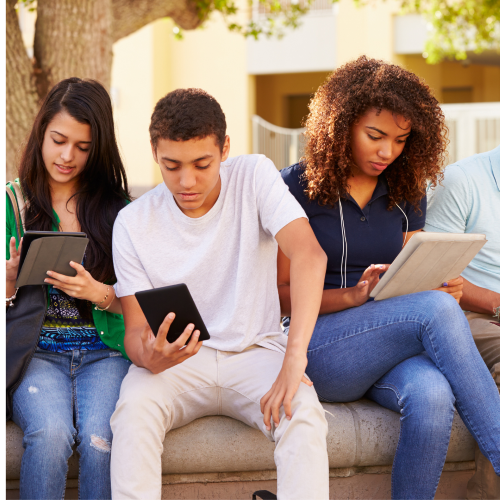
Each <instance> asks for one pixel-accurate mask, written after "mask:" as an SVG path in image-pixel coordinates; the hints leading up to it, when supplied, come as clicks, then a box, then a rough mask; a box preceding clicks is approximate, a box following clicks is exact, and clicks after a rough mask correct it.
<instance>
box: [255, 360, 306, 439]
mask: <svg viewBox="0 0 500 500" xmlns="http://www.w3.org/2000/svg"><path fill="white" fill-rule="evenodd" d="M306 366H307V355H306V354H305V353H304V355H296V354H291V355H285V359H284V360H283V366H282V367H281V370H280V372H279V374H278V377H277V378H276V381H275V382H274V384H273V386H272V387H271V389H270V390H269V391H268V392H267V393H266V394H265V395H264V396H263V397H262V399H261V400H260V411H261V412H262V413H263V414H264V425H265V426H266V429H267V430H268V431H269V430H271V418H272V419H273V422H274V424H275V425H276V426H278V424H279V423H280V416H279V415H280V408H281V405H283V409H284V410H285V415H286V418H287V419H288V420H290V419H291V418H292V399H293V397H294V396H295V393H296V392H297V390H298V388H299V385H300V383H301V382H304V383H305V384H307V385H308V386H312V385H313V383H312V382H311V381H310V380H309V379H308V378H307V377H305V375H304V373H305V371H306Z"/></svg>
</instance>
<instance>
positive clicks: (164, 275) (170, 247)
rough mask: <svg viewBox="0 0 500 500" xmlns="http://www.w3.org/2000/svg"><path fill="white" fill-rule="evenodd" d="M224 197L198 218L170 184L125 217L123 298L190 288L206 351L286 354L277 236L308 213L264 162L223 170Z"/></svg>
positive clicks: (116, 239)
mask: <svg viewBox="0 0 500 500" xmlns="http://www.w3.org/2000/svg"><path fill="white" fill-rule="evenodd" d="M220 177H221V192H220V195H219V198H218V199H217V201H216V203H215V205H214V206H213V207H212V208H211V209H210V211H209V212H207V213H206V214H205V215H203V216H202V217H199V218H195V219H193V218H191V217H188V216H187V215H185V214H184V213H183V212H182V211H181V210H180V209H179V207H178V206H177V204H176V202H175V200H174V197H173V196H172V194H171V193H170V191H169V190H168V189H167V187H166V186H165V184H160V185H159V186H157V187H156V188H155V189H153V190H151V191H150V192H148V193H147V194H145V195H143V196H141V197H140V198H139V199H138V200H137V201H134V202H133V203H131V204H130V205H128V206H127V207H125V208H124V209H123V210H121V211H120V213H119V214H118V217H117V219H116V221H115V225H114V229H113V261H114V266H115V272H116V276H117V279H118V282H117V285H116V294H117V295H118V297H124V296H127V295H133V294H134V293H135V292H137V291H140V290H148V289H151V288H159V287H162V286H167V285H174V284H178V283H186V285H187V286H188V288H189V291H190V292H191V295H192V296H193V299H194V301H195V303H196V305H197V307H198V310H199V311H200V314H201V317H202V318H203V321H204V322H205V325H206V327H207V329H208V332H209V333H210V337H211V338H210V340H208V341H205V342H204V345H206V346H208V347H212V348H214V349H220V350H223V351H232V352H241V351H242V350H244V349H246V348H247V347H248V346H251V345H255V344H259V345H263V346H266V347H269V348H273V346H274V348H278V349H281V350H282V349H283V347H284V346H286V339H287V337H286V336H285V335H284V334H283V333H282V330H281V327H280V305H279V299H278V288H277V276H276V273H277V271H276V259H277V248H278V245H277V243H276V240H275V239H274V236H275V235H276V233H278V231H280V229H282V228H283V227H285V226H286V225H287V224H289V223H290V222H292V221H293V220H295V219H298V218H301V217H304V218H306V215H305V212H304V210H303V209H302V207H301V206H300V205H299V203H298V202H297V201H296V200H295V198H294V196H293V195H292V194H291V193H290V192H289V190H288V187H287V186H286V184H285V183H284V182H283V180H282V179H281V176H280V174H279V172H278V170H277V169H276V167H275V166H274V164H273V163H272V161H271V160H269V159H268V158H266V157H265V156H263V155H244V156H237V157H235V158H230V159H228V160H227V161H226V162H224V163H222V164H221V168H220Z"/></svg>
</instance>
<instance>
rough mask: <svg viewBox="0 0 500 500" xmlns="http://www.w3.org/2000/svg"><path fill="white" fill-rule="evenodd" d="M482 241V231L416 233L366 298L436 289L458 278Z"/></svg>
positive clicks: (483, 238) (386, 297)
mask: <svg viewBox="0 0 500 500" xmlns="http://www.w3.org/2000/svg"><path fill="white" fill-rule="evenodd" d="M486 241H487V240H486V236H485V235H484V234H463V233H427V232H419V233H416V234H414V235H413V236H412V238H411V239H410V241H408V243H407V244H406V246H405V247H404V248H403V250H401V252H400V253H399V255H398V256H397V257H396V258H395V259H394V262H393V263H392V264H391V267H389V270H388V271H387V272H386V273H385V274H384V276H383V277H382V279H381V280H380V281H379V282H378V283H377V286H376V287H375V288H374V289H373V290H372V292H371V293H370V297H374V298H375V300H383V299H389V298H391V297H398V296H399V295H407V294H409V293H416V292H425V291H427V290H432V289H434V288H439V287H441V286H442V284H443V283H444V282H446V281H448V280H451V279H454V278H458V277H459V276H460V274H461V273H462V271H463V270H464V269H465V268H466V267H467V265H468V264H469V262H470V261H471V260H472V259H473V258H474V257H475V255H476V254H477V252H479V250H481V248H482V247H483V245H484V244H485V243H486Z"/></svg>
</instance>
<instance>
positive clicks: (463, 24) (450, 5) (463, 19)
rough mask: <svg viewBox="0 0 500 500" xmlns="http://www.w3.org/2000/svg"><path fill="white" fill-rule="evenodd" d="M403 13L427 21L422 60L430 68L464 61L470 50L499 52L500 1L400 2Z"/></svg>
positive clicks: (434, 0) (413, 0)
mask: <svg viewBox="0 0 500 500" xmlns="http://www.w3.org/2000/svg"><path fill="white" fill-rule="evenodd" d="M402 9H403V12H405V13H419V14H423V16H424V18H425V19H426V21H427V23H428V27H429V28H430V30H429V31H430V33H429V38H428V39H427V43H426V46H425V52H424V57H426V59H427V61H428V62H430V63H432V64H435V63H438V62H439V61H441V60H442V59H444V58H451V59H458V60H464V59H467V53H466V52H467V51H471V50H472V51H474V52H477V53H479V52H483V51H485V50H496V51H497V52H500V0H445V1H443V0H402Z"/></svg>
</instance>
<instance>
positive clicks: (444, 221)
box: [424, 146, 500, 293]
mask: <svg viewBox="0 0 500 500" xmlns="http://www.w3.org/2000/svg"><path fill="white" fill-rule="evenodd" d="M427 196H428V205H427V218H426V223H425V227H424V231H432V232H439V233H442V232H446V233H481V234H485V235H486V239H487V240H488V242H487V243H486V245H484V247H483V248H482V249H481V250H480V251H479V253H478V254H477V255H476V256H475V257H474V259H472V262H471V263H470V264H469V265H468V266H467V268H466V269H465V271H464V272H463V273H462V276H463V277H464V278H465V279H466V280H468V281H470V282H471V283H472V284H474V285H476V286H479V287H481V288H487V289H489V290H493V291H494V292H497V293H500V146H499V147H497V148H495V149H494V150H493V151H489V152H487V153H481V154H477V155H474V156H471V157H469V158H466V159H465V160H461V161H458V162H456V163H453V164H452V165H448V166H447V167H446V169H445V171H444V180H443V183H442V185H438V186H436V187H435V188H431V189H429V191H428V193H427Z"/></svg>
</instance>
